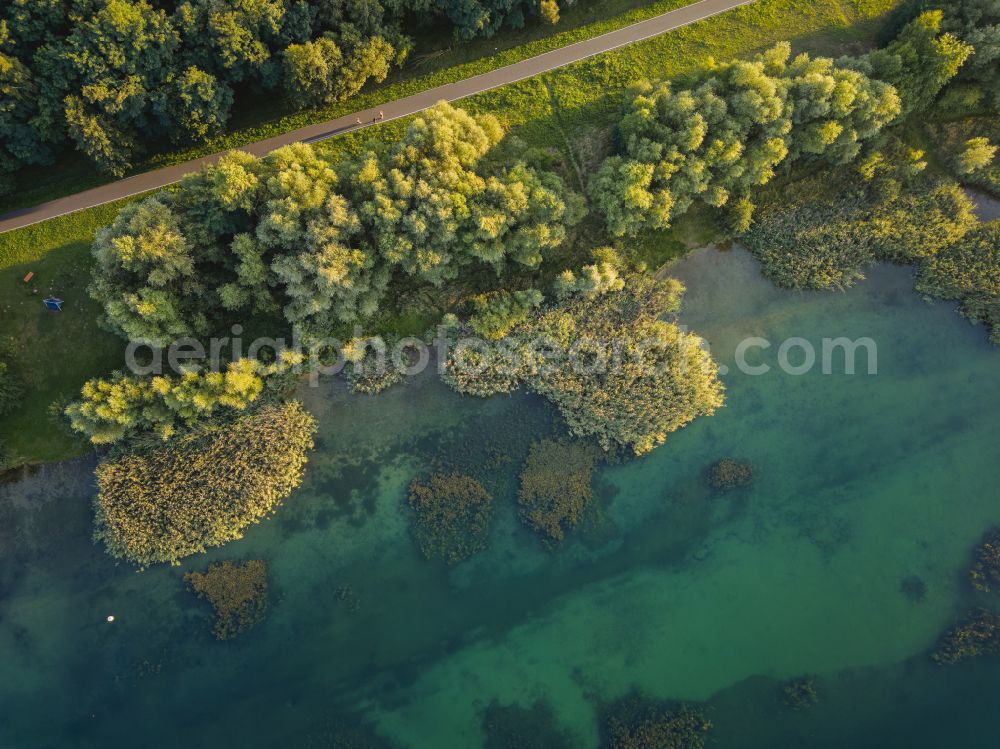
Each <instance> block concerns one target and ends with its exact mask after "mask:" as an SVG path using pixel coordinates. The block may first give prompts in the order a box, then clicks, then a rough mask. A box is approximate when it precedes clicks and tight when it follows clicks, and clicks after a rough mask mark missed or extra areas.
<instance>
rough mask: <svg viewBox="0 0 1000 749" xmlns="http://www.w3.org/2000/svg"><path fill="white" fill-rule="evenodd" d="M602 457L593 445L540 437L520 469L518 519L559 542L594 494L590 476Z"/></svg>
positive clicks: (584, 509)
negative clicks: (519, 517) (541, 438)
mask: <svg viewBox="0 0 1000 749" xmlns="http://www.w3.org/2000/svg"><path fill="white" fill-rule="evenodd" d="M600 458H601V450H600V448H598V447H597V446H596V445H592V444H586V443H581V442H568V441H564V440H563V441H558V440H551V439H544V440H539V441H538V442H536V443H535V444H533V445H532V446H531V449H530V450H529V451H528V458H527V460H526V461H525V463H524V468H523V469H522V470H521V488H520V490H519V491H518V495H517V501H518V505H519V509H520V516H521V519H522V520H523V521H524V522H525V523H526V524H527V525H528V526H529V527H530V528H532V529H533V530H535V531H537V532H538V533H539V534H540V535H541V536H542V538H543V540H545V541H546V542H548V543H558V542H560V541H562V540H563V539H564V538H565V537H566V533H567V532H568V531H569V530H571V529H572V528H574V527H575V526H576V525H577V523H579V522H580V520H581V518H582V517H583V515H584V512H585V511H586V509H587V506H588V505H589V504H590V502H591V500H592V499H593V498H594V492H593V488H592V486H591V478H592V476H593V473H594V468H595V467H596V466H597V462H598V461H599V460H600Z"/></svg>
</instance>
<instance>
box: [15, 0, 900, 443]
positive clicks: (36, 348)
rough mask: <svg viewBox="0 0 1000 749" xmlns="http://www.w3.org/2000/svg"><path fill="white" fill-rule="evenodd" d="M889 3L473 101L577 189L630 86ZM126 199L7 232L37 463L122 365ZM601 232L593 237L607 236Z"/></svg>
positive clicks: (689, 30)
mask: <svg viewBox="0 0 1000 749" xmlns="http://www.w3.org/2000/svg"><path fill="white" fill-rule="evenodd" d="M894 4H895V3H894V2H892V1H891V0H880V1H877V2H876V1H875V0H865V1H852V0H841V1H840V2H838V1H836V0H821V1H814V2H809V1H808V0H758V2H757V3H755V4H754V5H751V6H746V7H743V8H739V9H737V10H734V11H730V12H729V13H726V14H724V15H722V16H717V17H715V18H712V19H709V20H707V21H703V22H700V23H698V24H694V25H692V26H689V27H686V28H683V29H680V30H678V31H675V32H672V33H670V34H667V35H665V36H661V37H658V38H656V39H651V40H647V41H645V42H641V43H638V44H635V45H631V46H629V47H625V48H622V49H620V50H616V51H614V52H610V53H608V54H605V55H601V56H600V57H597V58H593V59H590V60H586V61H584V62H581V63H577V64H575V65H572V66H569V67H567V68H563V69H560V70H557V71H554V72H552V73H548V74H545V75H543V76H539V77H537V78H533V79H529V80H526V81H522V82H520V83H516V84H512V85H509V86H505V87H503V88H500V89H496V90H493V91H489V92H486V93H483V94H480V95H478V96H475V97H472V98H470V99H467V100H465V101H464V102H463V103H462V106H463V107H465V108H468V109H470V110H472V111H478V112H490V113H492V114H494V115H496V116H498V117H500V118H501V120H503V121H504V123H505V124H506V125H507V126H508V127H509V128H510V131H511V135H512V136H514V137H517V138H520V139H521V140H523V141H525V142H526V143H528V144H529V145H531V146H536V147H542V148H549V149H551V150H552V151H553V152H554V153H555V154H556V155H557V158H558V159H559V160H560V161H561V169H562V171H563V173H564V174H565V175H566V176H567V178H568V179H570V180H571V184H573V185H574V186H575V187H576V188H577V189H581V188H582V186H583V184H584V182H585V180H586V177H587V175H588V173H589V172H591V171H592V170H593V169H594V168H595V167H596V165H597V163H598V162H599V161H600V159H601V158H602V157H603V156H604V155H605V154H606V152H607V150H608V148H609V147H610V132H611V125H612V123H613V121H614V120H615V119H616V112H617V110H618V107H619V106H620V104H621V102H622V97H623V95H624V93H625V90H626V89H627V88H628V87H629V86H630V85H631V84H633V83H634V82H636V81H637V80H640V79H642V78H659V77H676V76H683V75H685V74H689V73H691V72H693V71H695V70H696V69H697V68H699V67H700V66H701V65H703V64H704V62H705V61H706V60H707V59H708V58H709V57H715V58H717V59H725V58H730V57H738V56H746V55H748V54H751V53H753V52H754V51H757V50H759V49H761V48H763V47H766V46H768V45H770V44H772V43H773V42H775V41H778V40H781V39H790V40H792V42H793V45H794V46H795V48H796V49H805V50H809V51H812V52H816V53H823V54H831V55H838V54H844V53H849V52H857V51H859V50H860V49H862V48H865V47H867V46H869V45H870V44H871V43H872V41H873V39H874V34H875V31H876V29H877V27H878V18H879V16H880V15H881V14H883V13H884V12H886V11H887V10H888V9H890V8H891V7H892V6H893V5H894ZM405 125H406V122H405V121H399V122H392V123H387V124H386V125H384V126H380V127H378V128H374V129H371V130H368V131H364V132H361V133H358V134H355V135H348V136H345V137H342V138H337V139H334V140H332V141H327V142H326V143H324V144H323V145H322V147H323V149H324V150H325V151H326V152H328V153H330V154H331V155H337V154H341V153H348V152H353V151H356V150H357V149H358V148H359V147H360V146H361V145H362V144H363V143H364V142H366V141H371V140H373V139H377V140H382V141H389V140H392V139H394V138H396V137H397V135H398V133H399V132H400V131H401V130H402V129H403V128H404V127H405ZM116 209H117V206H115V205H111V206H103V207H100V208H97V209H92V210H89V211H84V212H81V213H77V214H73V215H71V216H66V217H62V218H60V219H56V220H53V221H49V222H46V223H43V224H40V225H37V226H32V227H28V228H26V229H22V230H19V231H15V232H10V233H7V234H5V235H0V289H3V290H4V291H3V296H4V299H7V298H8V297H9V299H10V300H11V301H10V302H6V301H5V302H4V306H5V307H8V305H9V308H7V309H4V310H3V315H4V316H3V317H2V318H0V324H2V329H3V331H4V334H5V335H13V338H14V341H15V344H16V347H17V349H16V350H17V356H16V359H15V362H14V364H15V366H16V367H17V368H18V369H19V370H21V371H23V372H25V373H26V375H25V379H26V380H27V381H28V383H29V387H30V392H29V395H28V397H27V398H26V399H25V404H24V405H23V406H22V407H21V408H20V409H19V410H18V411H16V412H15V413H14V414H12V415H10V416H8V417H6V418H5V419H4V420H3V423H2V424H0V439H3V440H5V441H6V442H7V444H8V446H9V448H10V450H11V452H13V453H15V454H16V455H18V456H20V457H22V458H24V459H26V460H29V461H38V460H53V459H56V458H60V457H66V456H69V455H72V454H74V453H75V452H77V451H79V450H81V449H83V446H82V445H81V444H80V443H78V442H76V441H74V440H73V439H72V438H70V437H69V436H64V435H63V434H62V433H61V432H59V431H58V427H56V426H55V425H54V423H53V422H52V421H51V420H49V419H48V418H47V416H46V414H47V410H48V408H49V404H50V403H52V402H53V401H58V400H64V399H68V398H72V397H74V396H75V395H76V393H77V391H78V388H79V386H80V385H81V384H82V383H83V381H84V380H85V379H87V378H88V377H92V376H97V375H101V374H105V373H106V372H108V371H109V370H111V369H113V368H115V367H116V366H121V364H120V363H121V351H122V348H123V346H122V343H121V342H120V341H117V340H116V339H114V338H112V337H111V336H110V335H109V334H107V333H104V332H102V331H101V330H100V329H99V328H98V327H97V324H96V317H97V310H96V308H95V307H94V305H93V304H91V303H90V302H89V299H88V298H87V297H86V294H85V287H86V284H87V282H88V276H89V271H88V268H89V263H90V256H89V242H90V239H91V237H92V236H93V232H94V231H95V229H96V228H97V227H98V226H101V225H102V224H104V223H107V222H108V221H109V220H110V219H111V217H112V216H113V215H114V212H115V210H116ZM588 226H593V227H595V231H593V232H590V231H587V232H585V234H586V240H585V241H588V242H594V241H600V239H601V237H600V234H599V229H597V228H596V227H598V224H597V223H596V222H588ZM710 235H711V220H710V219H704V218H702V219H699V216H698V214H697V213H695V214H692V216H691V217H690V218H687V219H686V220H682V221H679V222H678V224H677V226H676V227H675V228H674V229H673V230H671V231H670V232H664V233H659V234H657V235H655V236H649V237H645V238H643V239H642V240H641V241H640V242H637V243H634V244H635V245H636V246H635V247H634V248H623V249H625V250H630V249H631V250H633V251H634V254H635V255H636V256H638V257H641V258H644V259H646V260H647V262H649V264H650V265H654V266H655V265H657V264H659V262H662V261H663V260H666V259H669V258H670V257H673V256H676V255H677V254H678V253H679V252H682V251H683V249H684V247H685V246H686V245H687V244H689V243H693V242H698V241H703V240H704V239H706V238H709V237H710ZM28 270H34V271H35V272H36V273H37V274H38V275H39V277H40V278H42V279H51V280H46V281H43V283H44V285H43V286H42V287H41V288H40V291H39V294H45V293H48V289H49V287H51V289H52V292H53V293H55V294H56V295H58V296H60V297H61V298H63V299H66V300H67V305H66V312H64V313H62V314H60V315H50V314H49V313H47V312H45V310H44V307H43V305H42V304H41V301H40V299H38V298H28V297H26V296H25V294H27V293H30V292H26V291H25V290H24V289H23V288H21V286H20V279H21V277H23V275H24V273H26V272H27V271H28Z"/></svg>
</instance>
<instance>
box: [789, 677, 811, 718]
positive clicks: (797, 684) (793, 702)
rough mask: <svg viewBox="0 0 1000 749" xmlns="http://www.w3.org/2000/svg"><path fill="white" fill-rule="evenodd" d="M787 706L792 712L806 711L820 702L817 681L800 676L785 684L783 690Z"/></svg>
mask: <svg viewBox="0 0 1000 749" xmlns="http://www.w3.org/2000/svg"><path fill="white" fill-rule="evenodd" d="M782 691H783V692H784V695H785V704H786V705H788V707H790V708H792V710H806V709H808V708H810V707H812V706H813V705H815V704H816V703H817V702H819V693H818V692H817V691H816V680H815V679H814V678H813V677H811V676H800V677H798V678H796V679H792V680H791V681H789V682H788V683H787V684H785V686H784V688H783V690H782Z"/></svg>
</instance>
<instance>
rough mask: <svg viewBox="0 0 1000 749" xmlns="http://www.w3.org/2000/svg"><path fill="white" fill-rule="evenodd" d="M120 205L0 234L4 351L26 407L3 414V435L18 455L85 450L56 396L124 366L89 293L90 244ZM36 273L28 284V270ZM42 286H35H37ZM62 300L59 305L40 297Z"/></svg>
mask: <svg viewBox="0 0 1000 749" xmlns="http://www.w3.org/2000/svg"><path fill="white" fill-rule="evenodd" d="M119 207H120V206H117V205H114V204H111V205H106V206H101V207H100V208H94V209H92V210H89V211H83V212H81V213H78V214H74V215H72V216H63V217H61V218H57V219H53V220H52V221H47V222H45V223H42V224H37V225H35V226H30V227H27V228H26V229H22V230H20V231H17V232H10V233H7V234H0V351H4V352H9V353H11V354H13V361H12V362H11V365H12V367H13V369H14V370H15V373H16V374H17V375H18V376H19V377H21V379H23V380H24V383H25V385H26V394H25V397H24V402H23V403H22V405H21V407H20V408H18V409H17V410H15V411H14V412H13V413H9V414H7V415H5V416H3V417H0V440H2V441H3V443H4V446H5V448H6V450H7V452H8V454H9V455H10V457H12V458H15V459H21V460H25V461H28V462H35V461H49V460H57V459H59V458H64V457H67V456H69V455H74V454H77V453H79V452H81V451H82V450H84V449H86V445H85V444H84V443H83V442H82V441H80V440H78V439H77V438H75V437H74V436H73V435H72V434H71V433H70V432H69V431H68V429H67V426H66V424H65V422H64V421H62V420H61V419H58V418H53V417H52V416H50V414H49V409H50V405H51V404H52V403H57V402H63V401H66V400H68V399H70V398H73V397H74V396H75V394H76V393H78V392H79V390H80V385H81V384H83V382H84V380H86V379H87V378H88V377H90V376H94V375H99V374H103V373H106V372H109V371H110V370H113V369H115V368H116V367H121V365H122V353H123V345H122V342H121V339H119V338H117V337H116V336H113V335H111V334H110V333H107V332H105V331H103V330H101V329H100V328H99V327H98V326H97V317H98V315H99V314H100V308H99V306H98V305H97V304H96V303H95V302H93V301H92V300H91V299H90V297H89V296H88V295H87V291H86V287H87V284H88V283H89V282H90V266H91V255H90V243H91V240H92V239H93V236H94V232H95V231H96V230H97V229H98V228H99V227H100V226H102V225H104V224H107V223H109V222H110V221H111V220H112V219H113V218H114V215H115V213H116V212H117V211H118V208H119ZM29 272H32V273H34V274H35V275H34V277H33V278H32V279H31V281H30V282H29V283H24V281H23V279H24V277H25V276H26V275H27V274H28V273H29ZM36 292H37V293H36ZM49 295H53V296H56V297H58V298H59V299H62V300H63V301H64V302H65V304H64V305H63V311H62V312H58V313H55V312H49V311H48V310H47V309H46V308H45V305H44V304H43V303H42V300H43V299H45V297H47V296H49Z"/></svg>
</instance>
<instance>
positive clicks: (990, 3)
mask: <svg viewBox="0 0 1000 749" xmlns="http://www.w3.org/2000/svg"><path fill="white" fill-rule="evenodd" d="M936 5H937V6H938V7H939V8H941V10H942V11H943V12H944V17H943V19H942V22H941V28H942V29H943V30H945V31H948V32H951V33H952V34H954V35H955V36H956V37H958V38H959V39H961V40H962V41H963V42H964V43H965V44H968V45H970V46H971V47H972V50H973V52H972V56H971V57H969V59H968V60H966V62H965V64H964V65H963V66H962V68H961V69H960V70H959V72H958V79H959V80H960V81H964V82H970V83H973V84H975V85H977V86H979V87H981V92H982V94H983V98H984V99H985V101H986V103H987V104H988V105H989V106H991V107H992V108H993V109H994V110H1000V0H938V2H937V3H936Z"/></svg>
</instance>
